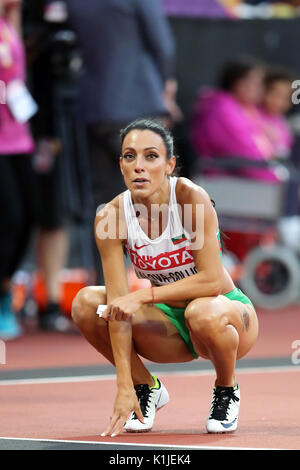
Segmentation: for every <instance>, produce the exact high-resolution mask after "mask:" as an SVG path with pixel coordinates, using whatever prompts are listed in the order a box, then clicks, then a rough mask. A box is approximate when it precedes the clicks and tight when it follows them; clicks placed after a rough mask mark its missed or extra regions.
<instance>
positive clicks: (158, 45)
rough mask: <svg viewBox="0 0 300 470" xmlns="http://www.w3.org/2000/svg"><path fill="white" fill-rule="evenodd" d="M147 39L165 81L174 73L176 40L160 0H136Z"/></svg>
mask: <svg viewBox="0 0 300 470" xmlns="http://www.w3.org/2000/svg"><path fill="white" fill-rule="evenodd" d="M136 8H137V12H138V16H139V19H140V22H141V26H142V30H143V33H144V35H145V41H146V44H147V46H148V48H149V50H150V51H151V52H152V54H153V56H154V59H155V61H156V63H157V65H158V68H159V71H160V73H161V76H162V79H163V81H164V82H165V81H166V80H167V79H169V78H171V77H172V76H173V74H174V50H175V47H174V40H173V36H172V34H171V30H170V27H169V24H168V21H167V19H166V17H165V14H164V12H163V10H162V8H161V3H160V1H159V0H151V1H144V0H136Z"/></svg>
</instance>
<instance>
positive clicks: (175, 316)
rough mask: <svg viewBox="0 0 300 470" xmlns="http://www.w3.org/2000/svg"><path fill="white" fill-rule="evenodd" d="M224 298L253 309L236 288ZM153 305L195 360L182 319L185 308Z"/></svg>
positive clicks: (191, 344) (247, 298)
mask: <svg viewBox="0 0 300 470" xmlns="http://www.w3.org/2000/svg"><path fill="white" fill-rule="evenodd" d="M224 296H225V297H227V298H228V299H230V300H239V301H240V302H242V303H243V304H250V305H252V307H253V308H254V305H253V303H252V302H251V300H250V299H249V297H247V296H246V295H245V294H244V293H243V292H242V291H241V289H239V288H238V287H236V288H235V289H233V290H232V291H230V292H228V293H227V294H224ZM154 305H155V306H156V307H158V308H159V309H160V310H161V311H162V312H163V313H164V314H165V315H166V316H167V317H168V318H169V319H170V320H171V322H172V323H173V325H175V326H176V328H177V330H178V333H179V334H180V336H181V337H182V339H183V341H184V342H185V344H186V345H187V347H188V349H189V351H190V353H191V354H192V355H193V356H194V358H196V359H197V358H198V357H199V355H198V354H197V353H196V351H195V349H194V346H193V343H192V341H191V338H190V332H189V330H188V327H187V326H186V323H185V318H184V311H185V308H178V307H171V305H168V304H154Z"/></svg>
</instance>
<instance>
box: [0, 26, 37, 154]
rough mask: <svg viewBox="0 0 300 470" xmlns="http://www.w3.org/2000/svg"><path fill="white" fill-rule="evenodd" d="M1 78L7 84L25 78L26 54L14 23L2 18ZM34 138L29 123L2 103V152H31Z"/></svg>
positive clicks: (0, 38)
mask: <svg viewBox="0 0 300 470" xmlns="http://www.w3.org/2000/svg"><path fill="white" fill-rule="evenodd" d="M0 49H1V50H0V80H1V81H2V82H4V83H5V85H7V84H8V83H9V82H10V81H11V80H13V79H20V80H23V81H24V80H25V54H24V48H23V44H22V41H21V39H20V38H19V36H18V34H17V33H16V31H15V30H14V28H13V27H12V25H11V24H10V23H9V22H8V21H6V20H4V19H3V18H0ZM5 51H8V55H9V56H10V57H11V64H10V65H9V66H7V65H5V64H4V63H3V57H4V54H5V55H7V54H6V52H5ZM33 147H34V144H33V139H32V137H31V133H30V129H29V126H28V124H27V123H25V124H23V123H19V122H17V121H16V120H15V119H14V117H13V116H12V114H11V112H10V110H9V108H8V106H7V105H6V104H0V154H1V155H3V154H19V153H30V152H32V151H33Z"/></svg>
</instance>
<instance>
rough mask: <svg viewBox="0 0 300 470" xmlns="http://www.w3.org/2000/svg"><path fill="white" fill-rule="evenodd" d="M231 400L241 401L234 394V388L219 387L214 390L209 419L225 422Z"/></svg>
mask: <svg viewBox="0 0 300 470" xmlns="http://www.w3.org/2000/svg"><path fill="white" fill-rule="evenodd" d="M231 400H233V401H235V402H236V401H239V398H238V397H237V396H236V395H235V394H234V391H233V388H231V387H230V388H225V387H224V388H223V387H217V388H216V389H215V390H214V397H213V403H212V411H211V414H210V417H209V419H217V420H219V421H223V420H225V419H226V418H227V414H228V408H229V405H230V401H231Z"/></svg>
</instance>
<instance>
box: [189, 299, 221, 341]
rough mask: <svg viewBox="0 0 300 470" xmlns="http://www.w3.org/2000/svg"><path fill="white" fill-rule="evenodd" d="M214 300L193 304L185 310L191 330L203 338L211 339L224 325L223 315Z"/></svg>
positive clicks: (196, 301) (198, 301)
mask: <svg viewBox="0 0 300 470" xmlns="http://www.w3.org/2000/svg"><path fill="white" fill-rule="evenodd" d="M213 302H214V301H213V300H212V299H201V300H195V301H193V302H191V303H190V304H189V305H188V307H187V308H186V310H185V319H186V323H187V326H188V328H189V330H190V331H191V332H192V333H194V334H195V335H197V336H198V337H199V336H200V337H201V338H203V339H204V338H206V339H208V338H211V337H213V336H214V335H215V334H216V332H217V331H218V329H219V327H220V325H221V323H222V315H220V311H219V309H218V306H217V305H214V304H213Z"/></svg>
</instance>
